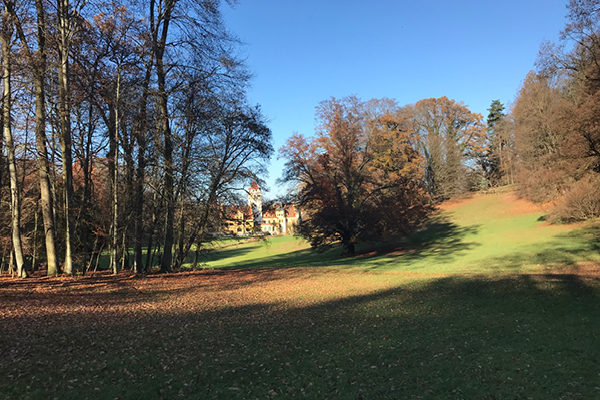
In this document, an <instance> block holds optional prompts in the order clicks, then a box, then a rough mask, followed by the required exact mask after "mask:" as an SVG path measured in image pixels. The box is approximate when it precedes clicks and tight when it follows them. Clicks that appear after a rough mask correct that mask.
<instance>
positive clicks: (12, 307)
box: [0, 193, 600, 400]
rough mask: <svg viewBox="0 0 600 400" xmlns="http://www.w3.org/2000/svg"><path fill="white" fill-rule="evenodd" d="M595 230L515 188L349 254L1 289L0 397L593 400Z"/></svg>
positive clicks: (252, 248)
mask: <svg viewBox="0 0 600 400" xmlns="http://www.w3.org/2000/svg"><path fill="white" fill-rule="evenodd" d="M597 231H598V230H597V226H596V225H594V224H584V225H570V226H560V225H559V226H555V225H549V224H548V223H547V222H545V221H544V218H543V212H542V211H540V210H539V209H537V208H536V207H534V206H533V205H531V204H529V203H527V202H525V201H523V200H519V199H517V198H516V197H514V195H512V194H511V193H498V194H493V195H485V196H478V197H474V198H473V199H469V200H463V201H460V202H455V203H449V204H445V205H444V206H443V207H442V210H440V212H439V213H438V214H437V215H436V216H435V217H434V218H432V220H431V221H430V222H429V223H428V224H427V225H426V226H424V228H423V229H422V230H421V231H420V232H418V233H416V234H415V235H413V236H411V237H410V238H408V239H404V240H402V241H400V242H398V243H385V244H379V245H376V244H365V245H363V246H361V247H359V249H358V250H359V253H360V254H359V255H358V256H356V257H352V258H340V257H339V253H340V249H339V248H338V249H336V248H333V249H331V250H329V251H327V252H325V253H315V252H313V251H311V250H310V249H309V248H308V246H307V245H306V243H304V242H303V241H301V240H299V239H298V238H295V237H293V236H284V237H273V238H270V239H269V240H268V241H265V242H254V243H245V244H233V245H232V243H231V242H230V243H228V245H226V246H222V247H220V248H219V246H218V245H217V246H215V247H216V250H215V251H212V252H209V253H207V254H206V257H205V260H204V265H203V266H204V269H202V270H201V271H191V272H186V273H177V274H169V275H148V276H145V277H140V278H138V277H132V276H130V275H127V274H125V273H123V274H121V275H119V276H117V277H112V276H109V275H106V274H104V273H102V274H97V275H96V276H92V277H84V278H46V277H34V278H32V279H29V280H13V279H10V278H8V277H6V276H3V277H0V328H1V329H2V332H3V333H4V335H3V339H2V340H1V341H0V354H2V362H0V376H2V377H3V379H0V397H1V398H17V399H47V398H59V399H106V398H118V399H139V398H158V399H173V398H191V399H265V398H310V399H485V400H493V399H597V398H600V368H599V367H598V366H599V365H600V337H599V334H600V280H599V277H600V273H599V272H600V269H599V267H598V265H599V256H600V251H599V250H600V249H599V248H598V237H597Z"/></svg>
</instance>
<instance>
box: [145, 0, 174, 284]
mask: <svg viewBox="0 0 600 400" xmlns="http://www.w3.org/2000/svg"><path fill="white" fill-rule="evenodd" d="M176 3H177V0H164V2H163V1H162V0H159V10H160V12H159V13H158V16H157V20H155V13H154V11H155V10H154V7H155V5H156V1H155V0H151V2H150V24H151V30H152V48H153V52H154V57H155V59H156V79H157V82H158V109H159V114H160V116H159V118H160V128H161V130H162V132H161V133H162V135H163V140H164V151H163V162H164V171H165V174H164V182H163V188H164V199H165V212H166V215H165V234H164V240H163V256H162V259H161V263H160V270H161V272H169V271H171V264H172V262H173V238H174V237H173V230H174V226H173V225H174V217H175V199H174V196H173V194H174V193H173V137H172V132H171V125H170V123H169V109H168V100H169V97H168V94H167V89H166V75H167V73H166V71H165V68H164V59H163V57H164V54H165V48H166V43H167V36H168V33H169V24H170V22H171V15H172V13H173V10H174V8H175V5H176ZM159 28H160V36H159V32H158V31H159Z"/></svg>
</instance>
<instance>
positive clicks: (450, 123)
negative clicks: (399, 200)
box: [413, 97, 486, 201]
mask: <svg viewBox="0 0 600 400" xmlns="http://www.w3.org/2000/svg"><path fill="white" fill-rule="evenodd" d="M413 113H414V116H413V123H414V125H413V126H414V128H413V129H414V130H415V131H416V134H417V135H416V137H417V138H418V143H419V150H420V151H421V152H422V153H423V155H424V157H425V160H426V163H427V168H426V175H425V180H426V183H427V190H428V191H429V194H430V195H431V197H432V199H433V200H434V201H441V200H445V199H449V198H451V197H453V196H455V195H457V194H460V193H463V192H465V191H466V190H467V189H468V182H467V170H468V169H467V168H468V167H467V165H466V161H467V160H470V159H473V158H474V157H475V155H476V153H477V152H481V151H483V150H484V144H485V138H486V129H485V126H484V125H483V123H482V122H481V121H482V119H483V117H482V116H481V114H477V113H473V112H471V111H470V110H469V109H468V108H467V107H466V106H465V105H464V104H462V103H461V102H457V101H455V100H451V99H448V98H447V97H440V98H437V99H435V98H431V99H424V100H421V101H419V102H417V103H416V104H415V105H414V111H413Z"/></svg>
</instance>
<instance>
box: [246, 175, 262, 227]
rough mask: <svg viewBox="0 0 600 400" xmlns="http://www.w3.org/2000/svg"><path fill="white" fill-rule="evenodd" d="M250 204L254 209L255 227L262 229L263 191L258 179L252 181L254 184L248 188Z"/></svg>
mask: <svg viewBox="0 0 600 400" xmlns="http://www.w3.org/2000/svg"><path fill="white" fill-rule="evenodd" d="M248 206H250V209H251V210H252V220H253V221H254V229H255V230H258V231H260V227H261V225H262V223H263V220H262V192H261V190H260V188H259V187H258V185H257V184H256V181H252V185H250V188H249V189H248Z"/></svg>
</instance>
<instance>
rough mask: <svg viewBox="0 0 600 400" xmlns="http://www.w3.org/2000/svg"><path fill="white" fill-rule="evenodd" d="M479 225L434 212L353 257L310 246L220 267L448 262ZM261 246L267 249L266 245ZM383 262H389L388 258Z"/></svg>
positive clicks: (236, 252)
mask: <svg viewBox="0 0 600 400" xmlns="http://www.w3.org/2000/svg"><path fill="white" fill-rule="evenodd" d="M478 229H479V225H471V226H466V227H463V226H459V225H457V224H455V223H453V222H451V221H450V220H449V218H448V217H447V216H444V215H437V216H435V217H433V218H431V219H430V220H429V221H428V222H427V223H426V224H424V226H423V228H422V229H420V230H419V231H418V232H416V233H415V234H413V235H411V236H410V237H408V238H401V239H392V240H389V241H385V242H368V243H360V244H359V245H358V246H357V253H358V254H357V255H356V256H355V257H341V256H340V254H341V247H339V246H334V247H333V248H331V249H329V250H327V251H325V252H318V251H315V250H312V249H303V250H296V251H292V252H286V253H281V254H266V255H265V256H264V257H261V258H254V259H252V260H247V261H246V260H244V261H235V262H232V263H230V264H228V265H227V266H225V267H221V268H257V267H258V268H287V267H299V266H335V265H344V266H353V265H361V264H364V263H365V260H369V261H368V262H369V263H371V262H375V263H376V262H377V258H378V257H380V256H386V255H392V256H397V257H394V261H393V262H394V263H401V264H411V263H413V262H415V261H417V260H420V259H424V258H429V259H431V260H432V261H434V262H438V263H443V262H450V261H452V260H454V259H455V258H457V257H460V256H461V254H463V253H464V252H465V251H467V250H470V249H472V248H473V247H475V246H478V243H476V242H467V241H465V238H466V237H468V236H469V235H473V234H476V233H477V231H478ZM258 245H263V246H265V247H266V249H268V243H267V244H258ZM251 250H252V249H251V248H249V247H245V248H239V249H231V250H229V249H226V250H224V251H218V252H214V253H208V254H207V255H206V256H205V260H206V261H208V262H210V261H215V260H222V259H226V258H234V257H238V256H243V255H244V254H246V253H249V252H250V251H251ZM384 262H389V261H388V260H386V261H384Z"/></svg>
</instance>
